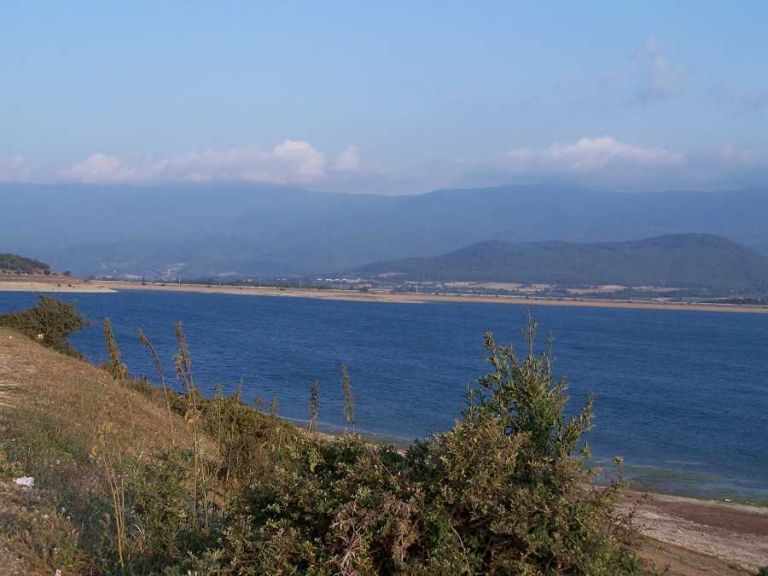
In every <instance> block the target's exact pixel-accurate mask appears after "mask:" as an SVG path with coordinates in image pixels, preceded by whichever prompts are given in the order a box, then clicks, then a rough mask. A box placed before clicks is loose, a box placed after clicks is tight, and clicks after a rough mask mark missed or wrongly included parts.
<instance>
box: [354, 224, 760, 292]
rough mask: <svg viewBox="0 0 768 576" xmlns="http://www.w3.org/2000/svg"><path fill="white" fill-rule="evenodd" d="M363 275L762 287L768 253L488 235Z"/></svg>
mask: <svg viewBox="0 0 768 576" xmlns="http://www.w3.org/2000/svg"><path fill="white" fill-rule="evenodd" d="M355 272H356V273H358V274H360V275H362V276H369V277H370V276H377V275H381V274H388V273H389V274H391V273H394V274H399V276H398V277H399V278H400V279H403V280H405V279H409V280H425V281H427V280H438V281H445V280H457V281H496V282H542V283H549V284H559V285H566V286H577V285H595V284H622V285H625V286H670V287H681V288H711V289H734V290H766V289H768V258H766V257H765V256H763V255H762V254H760V253H758V252H756V251H755V250H752V249H750V248H747V247H746V246H743V245H741V244H737V243H735V242H732V241H731V240H728V239H726V238H722V237H720V236H714V235H710V234H672V235H665V236H658V237H655V238H649V239H646V240H639V241H631V242H601V243H588V244H578V243H569V242H531V243H513V242H503V241H498V240H492V241H487V242H480V243H477V244H472V245H471V246H467V247H465V248H461V249H459V250H455V251H453V252H449V253H447V254H443V255H440V256H435V257H433V258H408V259H404V260H395V261H390V262H379V263H375V264H370V265H368V266H364V267H362V268H358V269H357V270H355Z"/></svg>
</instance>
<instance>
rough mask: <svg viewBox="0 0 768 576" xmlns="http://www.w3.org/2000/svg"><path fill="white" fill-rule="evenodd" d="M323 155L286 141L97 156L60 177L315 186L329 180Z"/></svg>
mask: <svg viewBox="0 0 768 576" xmlns="http://www.w3.org/2000/svg"><path fill="white" fill-rule="evenodd" d="M327 168H328V167H327V162H326V160H325V157H324V156H323V154H322V153H320V152H319V151H318V150H317V149H315V148H314V147H313V146H312V145H311V144H310V143H308V142H305V141H303V140H285V141H283V142H281V143H280V144H278V145H276V146H275V147H274V148H272V149H271V150H263V149H261V148H257V147H245V148H231V149H225V150H217V149H208V150H198V151H193V152H188V153H185V154H179V155H175V156H167V157H163V158H121V157H118V156H112V155H107V154H103V153H97V154H93V155H91V156H89V157H88V158H87V159H86V160H84V161H83V162H80V163H78V164H75V165H73V166H69V167H68V168H65V169H64V170H62V171H61V172H60V176H61V178H63V179H65V180H69V181H77V182H86V183H93V184H95V183H101V184H109V183H144V182H158V181H180V182H212V181H240V182H262V183H270V184H310V183H314V182H318V181H320V180H322V179H324V178H325V177H326V176H327V172H328V170H327Z"/></svg>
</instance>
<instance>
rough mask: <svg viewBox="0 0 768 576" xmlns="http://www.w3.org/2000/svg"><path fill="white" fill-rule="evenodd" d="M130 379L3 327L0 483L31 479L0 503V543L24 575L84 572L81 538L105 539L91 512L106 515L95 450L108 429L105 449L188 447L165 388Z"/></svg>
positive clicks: (138, 454) (143, 452) (129, 451)
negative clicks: (2, 466)
mask: <svg viewBox="0 0 768 576" xmlns="http://www.w3.org/2000/svg"><path fill="white" fill-rule="evenodd" d="M132 386H136V385H135V384H134V383H132V382H127V383H126V384H119V383H118V382H116V381H115V380H114V379H113V378H112V377H111V376H110V375H109V374H108V373H107V372H106V371H105V370H103V369H100V368H97V367H95V366H91V365H89V364H87V363H86V362H83V361H80V360H77V359H75V358H71V357H68V356H65V355H63V354H59V353H58V352H55V351H54V350H51V349H49V348H45V347H43V346H40V345H39V344H37V343H35V342H33V341H31V340H30V339H28V338H26V337H24V336H22V335H19V334H18V333H16V332H14V331H12V330H9V329H5V328H0V402H2V406H0V439H2V440H0V456H2V457H3V458H5V456H6V455H7V459H8V460H9V461H12V462H13V470H12V471H11V470H8V469H6V470H4V472H5V474H4V475H5V479H4V486H5V489H6V490H10V491H11V492H13V493H16V492H18V489H16V488H15V487H14V486H13V485H12V484H9V477H10V476H12V475H22V474H23V475H29V476H33V477H34V478H35V483H36V485H35V488H34V490H33V491H26V492H30V493H29V494H16V495H17V497H18V498H20V500H18V501H16V502H15V501H14V500H13V499H8V498H6V499H4V500H5V501H6V504H7V506H6V507H4V508H3V509H2V510H0V525H2V526H3V529H2V530H1V531H0V550H3V549H6V550H9V551H11V552H13V554H14V555H15V556H16V557H17V558H20V559H21V560H22V561H23V562H24V563H25V565H26V569H25V570H24V572H23V573H26V574H34V573H41V574H52V573H53V572H54V570H55V569H57V568H61V569H62V570H63V571H64V573H65V574H66V573H67V570H68V571H69V573H81V571H83V570H84V569H85V568H86V564H85V563H84V562H85V561H84V560H83V557H82V555H81V554H80V553H79V552H78V551H77V550H78V549H79V548H80V544H81V543H82V541H83V540H84V539H90V540H94V539H99V538H103V534H101V533H102V532H103V526H100V525H99V521H98V520H94V519H97V518H99V515H102V516H103V515H106V514H111V513H113V512H112V510H111V509H110V508H111V507H110V506H108V504H109V502H110V500H109V492H105V488H106V486H105V482H104V473H103V472H104V471H103V470H102V469H101V466H100V458H99V457H98V450H99V449H100V448H101V450H103V449H104V434H103V430H104V429H105V427H108V428H109V430H110V431H111V434H110V435H109V438H110V441H113V442H115V443H117V444H118V445H115V446H113V447H112V448H115V449H118V450H119V451H120V453H121V454H125V455H127V456H131V457H134V458H139V459H141V458H143V457H145V456H149V455H152V454H156V453H159V452H160V451H163V450H166V449H169V448H171V447H173V446H174V445H175V446H177V447H182V448H185V447H187V448H189V447H191V444H192V438H191V436H190V435H189V434H188V432H187V430H186V429H185V426H184V421H183V419H182V418H181V417H180V416H178V415H176V414H174V415H173V416H172V417H173V418H174V419H175V420H176V422H175V423H174V424H175V426H174V427H173V430H174V432H173V433H172V432H171V428H170V427H169V426H168V418H169V415H168V413H167V410H166V407H165V402H164V400H163V396H162V391H159V390H154V389H151V388H142V387H140V386H136V389H134V388H133V387H132ZM6 468H7V465H6ZM0 472H2V471H0ZM0 481H3V480H0ZM33 496H34V499H33V501H32V502H29V500H30V499H31V498H33ZM104 497H106V498H104ZM14 502H15V504H14ZM105 503H106V504H107V506H105ZM89 518H90V519H91V520H90V521H88V519H89ZM76 526H85V527H86V530H88V533H84V531H81V530H78V528H76Z"/></svg>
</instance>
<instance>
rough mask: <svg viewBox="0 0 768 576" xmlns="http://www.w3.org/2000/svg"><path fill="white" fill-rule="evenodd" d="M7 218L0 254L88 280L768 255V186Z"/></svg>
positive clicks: (144, 206) (73, 204)
mask: <svg viewBox="0 0 768 576" xmlns="http://www.w3.org/2000/svg"><path fill="white" fill-rule="evenodd" d="M0 206H2V209H0V246H3V247H4V249H5V250H8V251H11V252H15V253H17V254H25V255H28V256H32V257H34V258H38V259H41V260H43V261H45V262H50V263H51V265H52V266H53V267H54V268H56V269H59V270H71V271H72V272H73V273H75V274H77V275H78V276H89V275H99V276H101V275H111V274H117V275H121V274H134V275H138V276H145V277H150V278H151V277H159V276H162V275H163V274H167V275H173V274H175V273H176V272H175V271H178V273H179V274H180V275H181V276H182V277H183V278H195V277H202V276H211V275H214V274H217V273H233V274H234V275H235V276H237V275H240V276H256V277H274V276H282V275H303V274H315V273H326V272H338V271H344V270H349V269H350V268H354V267H357V266H363V265H365V264H368V263H370V262H376V261H380V260H394V259H401V258H408V257H421V256H436V255H438V254H442V253H444V252H447V251H449V250H457V249H459V248H461V247H463V246H468V245H470V244H472V243H475V242H481V241H484V240H489V239H495V240H505V241H509V242H540V241H546V240H559V241H563V242H582V243H583V242H616V241H625V240H635V239H637V238H650V237H653V236H659V235H662V234H677V233H692V232H706V233H711V234H718V235H722V236H725V237H728V238H731V239H733V240H734V241H736V242H741V243H743V244H745V245H747V246H750V247H752V248H757V249H758V250H765V251H766V252H768V226H766V222H768V188H766V189H755V190H745V191H722V192H690V191H687V192H686V191H678V192H642V193H640V192H638V193H626V192H616V191H611V190H594V189H588V188H583V187H575V186H572V185H568V184H547V185H526V186H522V185H520V186H503V187H497V188H482V189H463V190H439V191H436V192H430V193H428V194H419V195H412V196H374V195H365V194H331V193H324V192H313V191H308V190H303V189H300V188H293V187H275V186H272V187H269V186H255V185H234V184H233V185H224V184H206V185H202V184H201V185H194V186H193V185H186V186H185V185H153V186H149V185H148V186H122V185H121V186H118V185H115V186H84V185H50V186H46V185H32V184H0Z"/></svg>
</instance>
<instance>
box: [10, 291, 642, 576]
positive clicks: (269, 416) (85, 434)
mask: <svg viewBox="0 0 768 576" xmlns="http://www.w3.org/2000/svg"><path fill="white" fill-rule="evenodd" d="M51 306H53V305H52V304H51V303H50V302H47V301H45V300H44V301H41V303H40V304H39V305H38V308H45V309H47V310H49V311H50V307H51ZM57 310H58V313H59V314H60V316H59V317H58V321H60V322H61V324H62V325H63V326H69V327H72V326H74V327H77V326H80V325H81V323H82V319H81V318H79V315H78V314H77V312H76V310H74V309H73V308H71V307H64V308H57ZM40 313H41V311H40V310H38V311H36V312H30V311H28V312H27V313H25V314H23V315H22V316H21V317H22V318H27V319H29V320H30V321H34V322H36V321H37V320H36V319H37V318H38V317H39V316H40ZM46 317H47V316H46ZM75 317H76V318H78V319H79V320H80V321H76V320H75ZM16 318H17V324H16V325H15V328H16V329H17V330H21V331H23V332H25V333H28V334H31V333H32V332H34V331H33V330H24V328H23V326H20V325H19V324H18V322H20V321H19V320H18V316H17V317H16ZM55 323H56V322H54V324H55ZM35 329H37V324H35ZM61 331H64V332H67V333H69V331H71V330H69V329H62V330H61ZM57 333H58V332H57ZM104 333H105V339H106V345H107V350H108V352H109V358H110V359H109V361H108V363H107V364H106V365H104V366H103V367H100V368H96V367H92V366H89V365H87V364H85V363H83V362H82V361H81V360H78V359H75V358H67V357H64V356H58V355H56V354H54V353H53V352H50V351H47V350H45V349H44V348H42V347H40V346H37V345H36V344H34V343H32V342H27V341H26V340H25V339H23V338H22V337H21V336H20V335H19V333H18V332H11V331H8V330H6V331H0V337H2V338H4V339H5V338H11V339H13V338H14V334H16V335H17V336H18V337H17V338H16V340H15V341H14V344H13V345H14V346H18V347H22V349H20V352H19V354H20V355H21V356H23V357H24V358H25V359H28V361H29V362H30V365H29V366H28V367H26V368H25V367H20V368H21V369H20V370H19V374H28V373H33V374H34V376H33V377H30V378H29V379H28V380H26V381H25V386H24V389H23V390H19V391H17V393H16V394H15V395H14V396H13V398H14V400H13V403H14V405H13V409H11V410H5V411H3V412H2V414H3V420H2V426H3V434H2V436H1V437H2V438H3V439H4V440H3V441H2V454H3V459H2V460H0V462H2V468H3V472H4V473H5V475H6V476H8V475H14V474H21V473H22V472H23V473H25V474H30V475H32V476H34V477H35V478H36V479H37V481H38V488H39V489H40V491H39V498H40V500H39V501H38V502H36V503H35V505H34V506H32V508H35V509H37V510H38V511H39V512H41V513H39V514H37V515H30V514H29V513H26V512H17V513H4V514H5V517H4V518H3V520H4V522H3V524H4V526H8V528H7V538H8V540H9V542H10V547H11V548H12V549H13V551H14V552H15V553H16V554H17V555H19V556H21V557H22V559H23V560H24V561H25V562H26V563H27V565H28V566H31V567H32V569H33V570H34V571H35V572H37V573H42V574H51V573H53V572H54V571H55V570H57V569H60V570H61V571H62V573H63V574H107V573H110V574H169V575H170V574H189V573H193V574H244V575H245V574H316V575H323V574H328V575H330V574H343V575H352V574H584V575H587V574H589V575H592V574H606V575H608V574H611V575H613V574H644V573H648V572H649V570H648V568H646V567H644V566H643V565H642V563H641V562H640V561H639V560H638V559H637V558H636V557H635V555H634V554H633V553H632V552H631V545H632V538H633V535H632V531H631V530H630V529H629V526H628V522H627V518H626V517H622V516H620V515H618V514H617V513H616V512H615V507H614V504H615V501H616V498H617V496H618V494H619V491H620V490H621V484H620V482H618V481H617V482H616V483H614V484H613V485H611V486H609V487H607V488H605V487H603V488H598V487H596V486H595V485H593V477H594V471H593V470H591V469H590V468H589V467H588V465H587V460H586V458H587V456H588V451H587V449H586V447H585V446H584V444H583V442H582V440H581V435H582V433H583V432H584V431H585V430H586V429H587V428H588V427H589V425H590V421H591V414H592V406H591V403H588V404H587V405H586V406H584V407H583V409H582V410H581V411H580V413H579V414H578V415H577V416H576V417H574V418H572V419H570V420H569V419H567V418H566V417H565V416H564V409H565V406H566V401H567V398H566V387H565V384H564V382H563V381H557V380H555V379H554V377H553V372H552V361H551V356H550V354H549V352H548V351H546V350H545V351H543V352H537V350H536V347H535V326H534V325H532V324H531V325H529V326H528V328H527V329H526V335H527V339H528V344H529V346H528V349H527V350H526V351H525V352H524V354H522V355H518V354H517V353H516V352H515V351H514V350H513V349H512V348H511V347H507V346H501V345H499V344H497V343H496V341H495V340H494V338H493V336H492V335H490V334H488V335H487V336H486V342H485V344H486V349H487V352H488V360H489V364H490V369H489V371H488V373H487V374H485V375H484V376H482V377H481V378H480V379H479V381H478V384H477V385H476V386H475V387H473V388H471V389H470V390H469V391H468V393H467V403H466V408H465V410H464V411H463V413H462V414H461V417H460V418H459V419H458V420H457V422H456V424H455V426H454V428H453V429H452V430H451V431H449V432H447V433H445V434H440V435H436V436H434V437H431V438H428V439H425V440H422V441H419V442H417V443H415V444H414V445H412V446H411V447H410V448H409V449H408V450H407V451H405V452H401V451H398V450H396V449H395V448H394V447H392V446H374V445H372V444H370V443H368V442H366V441H365V440H364V439H363V438H361V437H360V436H359V435H357V434H354V433H347V434H345V435H343V436H341V437H336V438H327V437H320V436H318V435H317V434H316V433H313V432H310V431H305V430H302V429H300V428H298V427H296V426H294V425H292V424H289V423H286V422H285V421H283V420H281V419H280V418H279V417H277V415H276V412H277V407H276V405H275V404H273V405H272V408H271V411H270V412H271V413H264V412H261V411H259V410H256V409H252V408H249V407H248V406H246V405H245V404H244V403H243V402H242V399H241V397H240V395H239V394H235V395H234V396H229V397H225V396H223V395H221V394H220V393H217V394H216V396H215V397H214V398H211V399H204V398H202V397H201V396H200V394H199V392H198V390H197V387H196V386H195V382H194V376H193V369H192V361H191V354H190V351H189V350H188V348H187V345H186V339H185V337H184V331H183V329H182V327H181V325H178V326H177V328H176V335H177V341H178V353H177V355H176V357H175V359H174V369H175V372H176V376H177V379H178V381H179V383H180V385H181V387H182V389H183V390H184V392H183V393H182V394H176V393H172V392H170V391H169V389H168V388H167V385H166V379H167V375H166V373H165V371H164V370H165V368H164V367H163V366H162V364H161V362H160V359H159V357H158V356H157V354H156V353H155V351H154V347H153V346H152V343H151V341H150V340H149V338H148V337H147V336H146V335H145V334H143V333H140V334H139V339H140V341H141V342H142V344H143V345H144V346H145V347H146V348H147V351H148V353H149V354H150V355H151V356H152V358H153V361H155V367H156V369H157V374H156V378H157V380H158V382H159V384H160V386H159V387H153V386H151V385H150V384H149V383H148V381H147V380H145V379H135V378H132V377H130V376H129V374H128V370H127V368H126V366H125V365H124V364H123V362H122V358H121V356H120V351H119V345H118V343H117V342H116V341H115V338H114V334H113V332H112V329H111V324H110V323H109V322H108V321H105V323H104ZM35 338H36V336H35ZM22 340H23V341H22ZM38 340H39V342H41V343H42V344H48V345H49V346H51V347H53V348H57V349H59V350H60V351H63V352H70V353H72V352H73V351H72V350H71V349H68V348H67V347H62V346H61V345H60V344H58V345H54V343H53V342H52V341H50V340H49V339H47V338H45V337H44V338H42V339H38ZM36 357H39V358H37V360H36ZM30 371H31V372H30ZM342 380H343V386H344V392H345V398H347V403H346V406H345V417H346V418H347V421H348V422H349V424H350V425H353V424H354V396H353V393H352V388H351V386H352V385H351V383H350V379H349V375H348V373H347V372H346V370H345V371H344V375H343V378H342ZM308 397H309V400H310V401H309V416H310V422H314V419H315V417H316V415H317V406H318V403H319V402H322V398H321V397H320V395H319V388H318V387H317V386H316V385H313V386H312V387H311V389H308ZM311 426H312V424H310V427H311ZM38 488H36V489H35V490H38ZM29 508H30V507H29V506H28V507H27V508H26V509H27V510H28V509H29ZM42 512H44V513H42Z"/></svg>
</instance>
